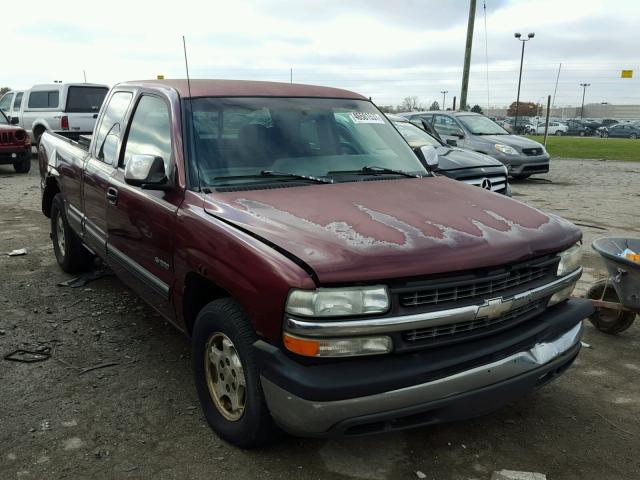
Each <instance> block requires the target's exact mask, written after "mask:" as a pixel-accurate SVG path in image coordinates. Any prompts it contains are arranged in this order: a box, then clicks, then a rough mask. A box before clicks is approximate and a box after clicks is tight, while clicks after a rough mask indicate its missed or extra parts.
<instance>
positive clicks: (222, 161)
mask: <svg viewBox="0 0 640 480" xmlns="http://www.w3.org/2000/svg"><path fill="white" fill-rule="evenodd" d="M231 119H233V122H231V121H227V120H231ZM345 122H348V123H347V124H348V128H343V127H342V126H343V125H344V124H345ZM474 125H475V124H474ZM421 154H422V155H423V157H424V160H425V162H426V164H427V165H429V167H430V169H431V168H434V167H435V165H436V163H437V156H436V155H435V150H434V149H433V148H432V147H423V148H422V149H421ZM38 156H39V161H40V172H41V185H42V188H43V196H42V208H43V212H44V214H45V215H46V216H48V217H49V218H50V219H51V239H52V243H53V250H54V254H55V257H56V260H57V262H58V264H59V265H60V267H61V268H62V269H63V270H65V271H68V272H72V271H78V270H81V269H83V268H88V267H89V266H90V265H91V263H92V261H93V257H94V255H98V256H99V257H101V258H102V259H103V260H104V261H105V262H106V263H107V264H108V265H110V266H111V267H112V269H113V270H114V272H116V273H117V275H119V276H120V278H122V279H123V280H124V281H125V282H126V283H128V284H129V285H130V286H131V287H132V288H133V289H134V290H135V291H137V292H138V293H139V294H140V295H141V296H142V297H143V298H144V299H145V300H146V301H147V302H149V304H150V305H151V306H152V307H153V308H154V309H156V310H157V311H158V312H159V313H160V314H161V315H162V316H164V317H165V318H166V319H167V320H168V321H170V322H172V323H173V324H175V325H176V326H177V327H178V328H180V329H181V330H183V331H184V332H185V333H186V334H187V335H189V336H190V337H191V342H192V358H193V366H194V371H195V383H196V387H197V393H198V396H199V399H200V402H201V404H202V408H203V412H204V415H205V418H206V419H207V421H208V422H209V424H210V425H211V427H212V428H213V429H214V430H215V431H216V432H217V433H218V435H219V436H220V437H222V438H224V439H226V440H228V441H229V442H232V443H234V444H236V445H239V446H242V447H254V446H257V445H260V444H263V443H265V442H267V441H268V440H269V439H270V438H271V435H272V432H274V430H275V429H276V426H277V427H279V428H281V429H284V430H285V431H288V432H290V433H293V434H298V435H312V436H318V437H326V436H334V435H361V434H365V433H374V432H387V431H389V430H394V429H400V428H408V427H412V426H420V425H430V424H433V423H437V422H444V421H450V420H455V419H463V418H468V417H471V416H475V415H479V414H482V413H485V412H488V411H492V410H495V409H497V408H499V407H500V406H502V405H504V404H505V403H507V402H510V401H513V400H515V399H518V398H521V397H522V396H523V395H524V394H526V393H527V392H530V391H531V390H533V389H537V388H539V387H541V386H542V385H544V384H545V383H547V382H550V381H552V380H553V379H555V378H557V377H558V375H559V374H560V373H561V372H563V371H565V370H566V368H568V367H569V365H571V363H572V362H573V360H574V359H575V358H576V356H577V354H578V351H579V350H580V346H581V343H580V337H581V335H582V329H583V327H582V321H583V319H584V318H586V317H587V316H589V315H590V314H591V313H592V312H593V307H592V305H591V301H590V300H586V299H574V298H569V296H570V295H571V291H572V290H573V288H574V286H575V284H576V281H577V280H578V278H579V277H580V275H581V273H582V268H581V267H580V245H579V242H580V240H581V232H580V230H579V229H578V228H577V227H575V226H574V225H572V224H571V223H569V222H568V221H566V220H563V219H561V218H559V217H557V216H556V215H548V214H545V213H543V212H541V211H539V210H536V209H534V208H533V207H530V206H527V205H526V204H524V203H521V202H517V201H514V200H512V199H510V198H508V197H505V196H504V195H495V194H493V193H491V192H487V191H485V190H483V189H481V188H476V187H473V186H470V185H465V184H464V183H462V182H457V181H453V180H451V179H449V178H446V177H443V176H435V175H433V174H432V173H431V172H430V171H428V170H426V169H425V167H424V166H423V164H422V163H421V162H420V161H419V160H418V158H417V157H416V155H415V154H414V152H413V151H412V150H411V148H410V147H409V145H408V144H407V142H405V141H404V139H403V138H402V136H401V135H400V134H399V133H398V132H397V130H396V129H395V128H393V126H392V125H391V123H390V122H389V120H387V119H386V117H385V116H384V114H382V113H381V112H380V111H379V110H378V109H377V108H376V107H375V105H374V104H373V103H371V101H370V100H367V98H365V97H363V96H361V95H358V94H356V93H353V92H349V91H346V90H340V89H335V88H325V87H316V86H312V85H295V84H288V83H271V82H248V81H233V80H193V81H191V83H190V86H189V84H188V83H187V82H186V81H183V80H172V81H144V82H128V83H122V84H119V85H116V86H115V87H114V88H113V89H112V90H111V92H110V93H109V95H108V97H107V99H106V101H105V104H104V106H103V107H102V109H101V113H100V115H99V118H98V123H97V125H96V129H95V133H94V135H93V136H92V138H91V142H90V144H86V143H78V142H75V141H72V140H69V139H67V138H64V137H62V136H60V135H58V134H56V133H55V132H49V131H46V132H45V133H44V134H43V136H42V139H41V143H40V147H39V151H38ZM96 293H97V292H96ZM87 328H88V327H87ZM132 388H135V386H132Z"/></svg>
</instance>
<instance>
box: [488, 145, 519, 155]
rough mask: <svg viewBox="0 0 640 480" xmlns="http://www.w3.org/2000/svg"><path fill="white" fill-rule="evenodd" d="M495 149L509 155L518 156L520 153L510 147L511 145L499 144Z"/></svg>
mask: <svg viewBox="0 0 640 480" xmlns="http://www.w3.org/2000/svg"><path fill="white" fill-rule="evenodd" d="M494 147H495V149H496V150H498V151H499V152H502V153H506V154H508V155H518V151H517V150H516V149H515V148H513V147H510V146H509V145H502V144H500V143H498V144H496V145H494Z"/></svg>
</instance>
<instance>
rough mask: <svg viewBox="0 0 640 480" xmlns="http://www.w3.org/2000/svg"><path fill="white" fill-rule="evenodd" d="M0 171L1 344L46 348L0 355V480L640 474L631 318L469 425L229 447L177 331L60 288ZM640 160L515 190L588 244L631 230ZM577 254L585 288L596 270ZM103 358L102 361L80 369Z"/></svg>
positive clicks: (100, 283) (11, 177) (23, 188)
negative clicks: (17, 359)
mask: <svg viewBox="0 0 640 480" xmlns="http://www.w3.org/2000/svg"><path fill="white" fill-rule="evenodd" d="M33 167H34V168H33V169H32V172H31V173H30V174H29V175H27V176H25V175H16V174H14V173H13V169H12V168H11V167H0V252H6V251H10V250H12V249H16V248H22V247H25V248H27V250H28V254H27V255H26V256H21V257H7V256H4V255H2V256H0V278H1V279H2V289H1V291H0V353H1V354H2V355H3V356H4V355H5V354H7V353H9V352H10V351H12V350H14V349H16V348H29V349H34V348H36V347H39V346H49V347H51V348H52V349H53V354H52V356H51V358H50V359H49V360H47V361H44V362H41V363H33V364H24V363H14V362H8V361H3V360H1V359H0V479H1V480H9V479H14V478H20V479H59V478H68V479H88V478H91V479H94V480H97V479H103V478H109V479H111V478H117V479H152V478H153V479H174V478H175V479H205V478H207V479H209V478H221V477H222V475H225V476H226V477H225V478H228V479H247V478H256V477H262V478H278V479H279V478H285V477H289V478H296V479H300V480H301V479H319V478H338V479H396V478H400V479H411V478H416V473H415V472H416V471H418V470H420V471H422V472H424V473H425V474H426V478H428V479H470V478H477V479H489V477H490V476H491V472H492V471H494V470H499V469H503V468H505V469H512V470H527V471H536V472H543V473H546V474H547V475H548V478H550V479H631V478H640V455H639V452H640V448H639V446H640V321H639V322H637V323H636V324H635V325H634V326H633V327H632V328H631V329H629V330H628V331H627V332H625V333H624V334H621V335H619V336H617V337H610V336H606V335H604V334H601V333H599V332H597V331H596V330H595V329H594V328H593V327H592V326H591V325H590V324H589V323H587V324H586V335H585V338H584V341H585V342H588V343H589V344H591V346H592V348H585V349H583V350H582V353H581V354H580V356H579V358H578V360H577V361H576V363H575V365H574V367H573V368H571V369H570V370H569V371H568V373H567V374H565V375H564V376H563V377H562V378H560V379H559V380H558V381H557V382H555V383H553V384H551V385H549V386H547V387H545V388H543V389H542V390H540V391H538V392H536V393H535V394H532V395H531V396H529V397H528V398H525V399H523V400H521V401H519V402H517V403H515V404H512V405H510V406H509V407H507V408H505V409H503V410H501V411H499V412H497V413H495V414H492V415H489V416H486V417H483V418H479V419H476V420H473V421H469V422H464V423H457V424H450V425H443V426H439V427H435V428H428V429H420V430H413V431H409V432H401V433H393V434H387V435H379V436H374V437H367V438H361V439H347V440H330V441H321V440H300V439H291V438H286V439H284V440H283V441H282V442H281V443H280V444H278V445H276V446H274V447H271V448H268V449H265V450H262V451H249V452H247V451H241V450H238V449H236V448H233V447H231V446H229V445H227V444H225V443H224V442H222V441H221V440H219V439H218V438H217V437H216V435H215V434H213V433H212V432H211V431H210V430H209V428H208V427H207V426H206V424H205V420H204V417H203V416H202V414H201V413H200V410H199V407H198V402H197V399H196V393H195V390H194V386H193V383H192V379H191V359H190V354H189V343H188V341H187V340H186V339H185V338H184V337H182V336H181V335H180V334H178V333H177V332H176V331H175V330H174V329H173V328H172V327H170V326H169V325H167V324H166V323H165V322H164V321H162V320H161V319H160V318H158V317H157V316H155V315H154V314H153V313H152V311H151V310H150V309H149V308H147V307H146V306H145V305H144V304H143V303H142V301H140V300H138V299H137V298H136V297H135V295H134V294H133V293H132V292H131V291H130V290H129V289H128V288H126V287H125V286H123V284H122V283H120V281H118V280H117V279H116V278H113V277H107V278H102V279H100V280H97V281H95V282H93V283H90V284H89V285H87V286H86V287H83V288H76V289H72V288H64V287H59V286H56V284H57V283H58V282H60V281H64V280H68V279H69V278H71V277H70V276H68V275H66V274H63V273H62V272H61V271H60V270H59V269H58V267H57V265H56V264H55V260H54V256H53V250H52V247H51V243H50V241H49V236H48V234H49V224H48V221H47V219H46V218H45V217H44V216H43V215H42V214H41V213H40V211H39V201H40V193H39V188H38V177H37V168H36V164H35V162H34V165H33ZM639 179H640V163H615V162H598V161H578V160H562V161H560V160H557V161H554V162H553V165H552V173H551V174H549V175H548V176H546V178H544V179H536V180H530V181H522V182H518V183H515V184H514V185H513V188H514V192H515V196H516V198H517V199H519V200H521V201H524V202H527V203H530V204H532V205H534V206H536V207H539V208H541V209H543V210H546V211H551V212H554V213H557V214H559V215H561V216H564V217H566V218H568V219H570V220H572V221H574V222H576V223H579V224H582V228H583V230H584V233H585V240H586V243H587V244H589V243H590V242H591V241H592V240H593V239H594V238H596V237H598V236H603V235H618V234H619V235H635V236H638V237H640V215H639V213H638V212H640V187H639V183H640V182H639ZM586 250H587V256H586V259H585V263H586V266H587V269H586V274H585V276H584V277H583V280H582V282H581V284H580V289H581V291H584V289H585V287H586V286H587V285H588V283H589V282H591V281H593V279H594V277H595V276H597V275H599V274H600V272H601V271H602V266H601V265H600V263H599V260H598V258H597V257H596V255H595V254H594V253H592V252H591V251H590V249H588V248H587V249H586ZM108 362H114V363H117V365H112V366H109V367H105V368H102V369H97V370H92V371H88V372H84V373H83V369H86V368H88V367H92V366H96V365H99V364H103V363H108Z"/></svg>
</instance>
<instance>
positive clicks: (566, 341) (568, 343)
mask: <svg viewBox="0 0 640 480" xmlns="http://www.w3.org/2000/svg"><path fill="white" fill-rule="evenodd" d="M581 337H582V323H578V324H577V325H575V326H574V327H573V328H572V329H571V330H569V331H568V332H566V333H564V334H563V335H561V336H560V337H558V338H556V339H555V340H553V341H551V342H546V343H538V344H536V345H534V346H533V347H532V348H531V349H529V350H526V351H522V352H518V353H515V354H513V355H510V356H509V357H506V358H503V359H502V360H499V361H496V362H493V363H489V364H486V365H482V366H480V367H476V368H472V369H470V370H467V371H464V372H460V373H457V374H455V375H451V376H448V377H444V378H441V379H438V380H434V381H431V382H427V383H423V384H420V385H414V386H411V387H406V388H401V389H399V390H392V391H389V392H384V393H379V394H376V395H369V396H366V397H358V398H350V399H346V400H337V401H329V402H316V401H312V400H306V399H303V398H300V397H297V396H295V395H292V394H291V393H289V392H287V391H286V390H284V389H282V388H280V387H279V386H277V385H276V384H274V383H273V382H271V381H269V380H267V379H266V378H264V377H261V381H262V389H263V391H264V395H265V398H266V401H267V405H268V407H269V411H270V412H271V415H272V416H273V418H274V420H275V421H276V423H277V424H278V425H279V426H280V427H281V428H283V429H284V430H286V431H288V432H291V433H295V434H300V435H311V436H322V435H323V434H325V433H326V432H327V431H329V430H330V429H331V428H332V427H333V426H334V425H336V424H337V423H339V422H343V421H345V420H348V419H352V418H356V417H363V416H367V415H374V414H377V413H381V412H387V411H393V410H399V409H403V408H408V407H412V406H419V405H421V404H426V403H429V402H433V401H437V400H443V399H447V398H448V397H454V396H456V395H459V394H464V393H468V392H472V391H474V390H477V389H481V388H483V387H487V386H490V385H494V384H497V383H499V382H503V381H507V380H510V379H514V378H517V377H519V376H522V375H526V374H527V373H530V372H532V371H534V370H536V369H540V368H541V367H544V366H549V367H550V368H552V367H554V364H555V363H556V362H557V361H558V359H559V358H560V357H562V356H563V354H564V353H565V352H567V351H569V350H571V349H572V348H574V347H576V345H577V344H578V343H579V342H580V338H581Z"/></svg>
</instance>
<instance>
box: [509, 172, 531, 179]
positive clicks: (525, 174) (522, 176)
mask: <svg viewBox="0 0 640 480" xmlns="http://www.w3.org/2000/svg"><path fill="white" fill-rule="evenodd" d="M530 176H531V174H530V173H521V174H519V175H511V177H512V178H514V179H515V180H526V179H527V178H529V177H530Z"/></svg>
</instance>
